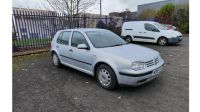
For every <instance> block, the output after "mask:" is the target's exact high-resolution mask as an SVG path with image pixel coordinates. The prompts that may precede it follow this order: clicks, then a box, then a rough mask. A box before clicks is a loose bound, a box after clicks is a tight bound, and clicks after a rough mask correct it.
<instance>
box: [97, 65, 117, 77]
mask: <svg viewBox="0 0 200 112" xmlns="http://www.w3.org/2000/svg"><path fill="white" fill-rule="evenodd" d="M101 64H105V65H107V66H109V67H110V68H111V69H112V70H113V71H114V72H115V75H116V71H115V69H114V68H113V67H112V66H111V65H110V64H109V63H107V62H104V61H99V62H97V63H96V64H95V65H94V69H93V74H94V77H96V70H97V68H98V67H99V66H100V65H101ZM116 77H117V76H116Z"/></svg>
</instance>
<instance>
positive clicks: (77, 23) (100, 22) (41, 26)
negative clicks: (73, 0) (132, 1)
mask: <svg viewBox="0 0 200 112" xmlns="http://www.w3.org/2000/svg"><path fill="white" fill-rule="evenodd" d="M124 21H130V20H128V19H123V18H121V17H109V16H104V17H102V18H99V17H98V15H96V17H95V16H94V15H86V14H84V15H80V16H79V17H70V16H67V15H65V14H62V13H56V12H54V11H37V10H13V14H12V23H13V32H12V33H13V52H18V51H25V50H31V49H42V48H49V47H50V43H51V39H52V37H53V36H54V34H55V33H56V32H57V31H58V30H62V29H68V28H105V29H109V30H113V31H114V32H116V33H118V34H119V32H120V27H121V26H122V24H123V22H124ZM116 29H118V30H116Z"/></svg>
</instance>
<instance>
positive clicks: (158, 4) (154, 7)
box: [137, 0, 189, 15]
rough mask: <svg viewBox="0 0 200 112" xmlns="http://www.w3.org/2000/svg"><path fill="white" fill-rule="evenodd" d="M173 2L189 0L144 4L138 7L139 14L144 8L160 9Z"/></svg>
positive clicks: (180, 3) (185, 2)
mask: <svg viewBox="0 0 200 112" xmlns="http://www.w3.org/2000/svg"><path fill="white" fill-rule="evenodd" d="M167 3H172V4H175V5H182V4H189V0H163V1H159V2H154V3H148V4H142V5H138V7H137V15H139V14H141V13H142V11H143V10H147V9H156V10H157V9H160V8H161V7H162V6H163V5H165V4H167Z"/></svg>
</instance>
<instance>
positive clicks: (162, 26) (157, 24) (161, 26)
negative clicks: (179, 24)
mask: <svg viewBox="0 0 200 112" xmlns="http://www.w3.org/2000/svg"><path fill="white" fill-rule="evenodd" d="M154 25H155V26H156V27H157V28H158V29H160V30H167V27H166V26H164V25H162V24H160V23H154Z"/></svg>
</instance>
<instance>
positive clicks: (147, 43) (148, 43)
mask: <svg viewBox="0 0 200 112" xmlns="http://www.w3.org/2000/svg"><path fill="white" fill-rule="evenodd" d="M130 44H137V45H144V46H146V45H148V46H149V45H151V46H158V47H165V46H180V45H181V44H180V43H177V44H167V45H165V46H160V45H158V44H157V43H150V42H131V43H130Z"/></svg>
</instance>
